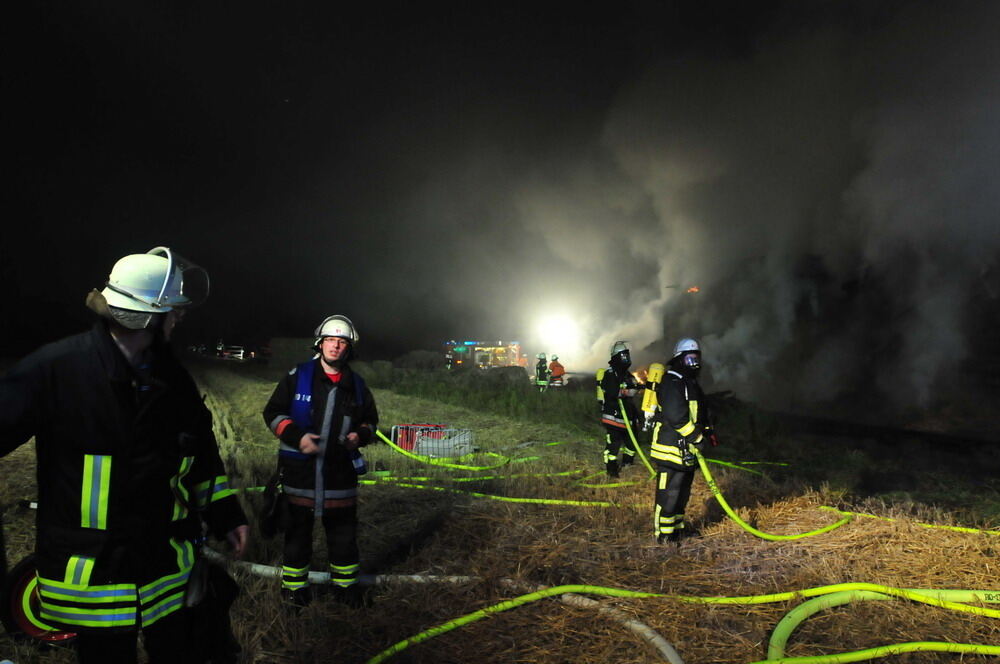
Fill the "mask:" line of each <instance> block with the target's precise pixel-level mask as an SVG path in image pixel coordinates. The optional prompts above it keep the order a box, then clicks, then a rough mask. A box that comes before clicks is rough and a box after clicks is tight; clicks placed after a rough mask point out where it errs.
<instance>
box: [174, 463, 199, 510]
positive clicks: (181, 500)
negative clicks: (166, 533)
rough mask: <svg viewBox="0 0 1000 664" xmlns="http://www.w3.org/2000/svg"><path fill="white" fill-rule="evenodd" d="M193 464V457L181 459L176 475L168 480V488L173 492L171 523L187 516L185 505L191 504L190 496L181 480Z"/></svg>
mask: <svg viewBox="0 0 1000 664" xmlns="http://www.w3.org/2000/svg"><path fill="white" fill-rule="evenodd" d="M193 463H194V457H184V458H183V459H181V467H180V468H178V469H177V474H176V475H174V476H173V477H171V478H170V488H171V489H173V491H174V514H173V517H172V520H173V521H179V520H181V519H183V518H184V517H186V516H187V514H188V510H187V505H188V504H190V503H191V496H190V494H189V493H188V490H187V487H186V486H184V483H183V482H182V481H181V480H183V479H184V476H185V475H187V474H188V472H189V471H190V470H191V464H193ZM178 495H179V497H178Z"/></svg>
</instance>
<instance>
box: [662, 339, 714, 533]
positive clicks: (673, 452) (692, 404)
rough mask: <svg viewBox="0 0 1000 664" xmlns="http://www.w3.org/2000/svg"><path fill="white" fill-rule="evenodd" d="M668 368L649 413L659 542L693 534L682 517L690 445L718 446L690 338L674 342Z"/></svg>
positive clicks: (697, 351) (691, 468) (691, 465)
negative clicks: (653, 410)
mask: <svg viewBox="0 0 1000 664" xmlns="http://www.w3.org/2000/svg"><path fill="white" fill-rule="evenodd" d="M668 367H669V370H668V371H667V374H666V377H665V379H664V380H663V381H662V382H661V383H660V386H659V389H658V391H657V402H658V404H659V409H660V411H659V412H658V413H657V414H656V415H654V417H653V421H654V422H655V424H654V426H653V442H652V446H651V450H650V454H649V456H650V458H651V459H652V460H653V461H654V462H655V463H656V466H657V470H658V472H657V476H656V505H655V508H654V521H655V526H656V541H657V542H659V543H660V544H663V543H665V542H676V541H678V540H679V539H680V538H681V537H683V536H690V535H696V534H697V532H696V531H694V530H693V529H691V528H690V527H689V526H688V525H687V524H686V523H685V521H684V510H685V509H686V508H687V502H688V499H689V498H690V497H691V483H692V482H693V481H694V472H695V469H696V468H697V464H698V460H697V459H696V458H695V456H694V454H693V453H692V452H691V448H692V447H695V446H697V448H698V449H699V450H701V449H702V447H703V446H704V444H705V442H709V443H710V444H711V445H712V446H715V445H717V444H718V439H717V438H716V437H715V433H714V432H713V430H712V427H711V421H712V420H711V416H710V413H709V412H708V407H707V405H706V403H705V395H704V393H703V392H702V391H701V386H700V385H699V384H698V373H699V372H700V370H701V346H700V345H699V344H698V342H697V341H696V340H695V339H690V338H685V339H681V340H680V341H678V342H677V344H676V345H675V346H674V355H673V357H672V358H671V360H670V362H669V363H668Z"/></svg>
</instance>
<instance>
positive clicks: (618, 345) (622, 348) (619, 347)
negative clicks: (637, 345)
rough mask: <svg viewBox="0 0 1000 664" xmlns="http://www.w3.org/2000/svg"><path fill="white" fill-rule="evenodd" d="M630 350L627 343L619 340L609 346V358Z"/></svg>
mask: <svg viewBox="0 0 1000 664" xmlns="http://www.w3.org/2000/svg"><path fill="white" fill-rule="evenodd" d="M630 350H631V348H630V347H629V343H628V342H627V341H624V340H619V341H616V342H614V343H613V344H611V352H610V355H611V357H614V356H615V355H617V354H618V353H624V352H627V351H630Z"/></svg>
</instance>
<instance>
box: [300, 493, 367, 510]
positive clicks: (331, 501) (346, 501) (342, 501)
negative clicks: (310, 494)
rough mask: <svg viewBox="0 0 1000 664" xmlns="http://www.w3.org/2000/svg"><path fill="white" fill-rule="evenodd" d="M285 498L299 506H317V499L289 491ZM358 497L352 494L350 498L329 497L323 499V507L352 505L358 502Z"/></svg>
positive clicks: (326, 508)
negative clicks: (291, 493)
mask: <svg viewBox="0 0 1000 664" xmlns="http://www.w3.org/2000/svg"><path fill="white" fill-rule="evenodd" d="M285 498H286V499H287V500H288V502H289V503H290V504H292V505H298V506H299V507H310V508H312V507H316V501H315V500H313V499H312V498H306V497H304V496H291V495H288V494H287V493H286V494H285ZM357 500H358V499H357V497H355V496H352V497H350V498H327V499H326V500H324V501H323V509H325V510H328V509H331V508H334V507H350V506H351V505H353V504H354V503H355V502H357Z"/></svg>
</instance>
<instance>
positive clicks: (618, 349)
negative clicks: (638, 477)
mask: <svg viewBox="0 0 1000 664" xmlns="http://www.w3.org/2000/svg"><path fill="white" fill-rule="evenodd" d="M630 366H632V354H631V351H630V349H629V343H628V342H627V341H616V342H614V343H613V344H611V359H609V360H608V368H607V369H601V370H599V371H598V400H600V401H601V424H603V425H604V468H605V471H606V472H607V474H608V477H612V478H614V477H618V475H619V473H620V471H621V469H622V468H623V467H625V466H630V465H632V463H633V462H634V461H635V445H633V443H632V437H631V436H630V435H629V427H631V429H632V432H633V434H634V432H635V431H637V430H638V429H637V427H638V425H639V423H640V419H639V413H638V410H637V409H636V407H635V403H634V402H633V401H632V398H633V397H635V396H636V395H637V394H638V393H639V391H640V390H641V389H642V386H641V385H640V384H639V383H638V381H636V379H635V376H633V375H632V374H631V373H629V370H628V369H629V367H630ZM622 406H624V410H623V409H622ZM626 420H627V421H628V425H626ZM619 452H621V460H619V457H618V455H619Z"/></svg>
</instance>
